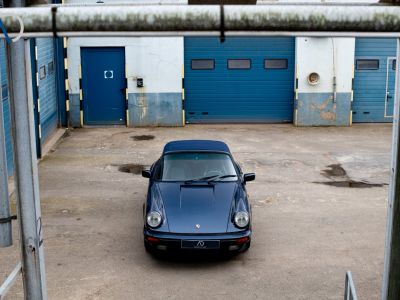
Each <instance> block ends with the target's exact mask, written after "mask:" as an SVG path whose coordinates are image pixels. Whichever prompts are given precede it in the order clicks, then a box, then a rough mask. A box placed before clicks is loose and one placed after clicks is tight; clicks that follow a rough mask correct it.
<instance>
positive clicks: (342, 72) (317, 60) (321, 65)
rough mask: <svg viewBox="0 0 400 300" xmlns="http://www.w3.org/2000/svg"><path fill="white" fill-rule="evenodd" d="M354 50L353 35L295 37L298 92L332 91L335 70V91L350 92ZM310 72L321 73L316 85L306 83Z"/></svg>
mask: <svg viewBox="0 0 400 300" xmlns="http://www.w3.org/2000/svg"><path fill="white" fill-rule="evenodd" d="M354 50H355V39H354V38H310V37H305V38H304V37H302V38H296V64H297V73H298V78H299V89H298V91H299V93H327V92H333V77H334V73H335V74H336V84H337V86H336V92H338V93H341V92H347V93H348V92H351V82H352V76H353V65H354ZM334 61H335V63H334ZM312 72H316V73H318V74H319V75H320V82H319V84H318V85H310V84H309V83H308V80H307V78H308V75H309V74H310V73H312Z"/></svg>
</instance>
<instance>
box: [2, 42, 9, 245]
mask: <svg viewBox="0 0 400 300" xmlns="http://www.w3.org/2000/svg"><path fill="white" fill-rule="evenodd" d="M1 42H3V41H1ZM1 82H2V81H1V72H0V219H2V220H7V219H8V221H4V222H0V247H9V246H11V245H12V231H11V228H12V226H11V214H10V199H9V196H8V172H7V156H6V141H5V131H4V120H3V118H4V115H3V91H2V85H1Z"/></svg>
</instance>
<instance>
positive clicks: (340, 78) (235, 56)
mask: <svg viewBox="0 0 400 300" xmlns="http://www.w3.org/2000/svg"><path fill="white" fill-rule="evenodd" d="M65 2H66V4H67V5H68V4H81V3H82V1H77V0H69V1H65ZM89 2H90V1H85V3H89ZM119 2H129V3H132V2H136V1H131V0H126V1H119ZM162 3H163V1H157V4H162ZM168 3H171V1H168ZM172 3H175V4H180V5H186V4H187V3H186V1H181V0H176V1H175V2H172ZM90 5H101V4H96V1H94V0H93V1H92V2H90ZM396 47H397V45H396V40H395V39H387V38H386V39H383V38H379V39H378V38H376V39H373V38H312V37H297V38H294V37H228V38H226V40H225V41H224V42H221V41H220V39H219V38H216V37H207V36H204V37H185V38H183V37H157V38H155V37H140V38H139V37H127V38H104V37H103V38H101V37H99V38H68V39H67V38H64V39H59V38H58V39H53V38H37V39H31V62H32V64H31V67H32V78H33V81H32V92H33V95H34V97H33V98H34V99H33V101H34V108H35V126H36V136H37V145H38V147H37V152H38V157H40V155H41V147H42V145H43V144H44V143H45V142H46V140H47V139H48V138H49V137H50V136H51V134H52V132H53V131H54V130H55V129H56V128H57V127H58V126H71V127H83V126H92V125H120V126H128V127H138V126H184V125H185V124H193V123H292V124H294V125H295V126H350V125H351V124H352V123H356V122H391V121H392V115H393V105H394V85H395V84H394V82H395V69H396V59H395V56H396ZM0 71H1V87H2V91H1V92H2V105H3V112H4V125H5V140H6V144H7V159H8V170H9V173H10V174H11V172H12V149H11V144H12V143H11V134H10V113H9V100H10V99H9V88H8V82H7V61H6V53H5V45H4V42H2V43H0Z"/></svg>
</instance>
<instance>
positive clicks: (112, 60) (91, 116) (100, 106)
mask: <svg viewBox="0 0 400 300" xmlns="http://www.w3.org/2000/svg"><path fill="white" fill-rule="evenodd" d="M125 88H126V80H125V49H124V48H111V47H110V48H82V91H83V115H84V116H83V120H84V123H85V124H88V125H107V124H108V125H117V124H125V122H126V121H125V119H126V114H125V111H126V109H125V107H126V100H125Z"/></svg>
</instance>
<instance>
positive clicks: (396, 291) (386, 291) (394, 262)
mask: <svg viewBox="0 0 400 300" xmlns="http://www.w3.org/2000/svg"><path fill="white" fill-rule="evenodd" d="M399 62H400V39H399V38H398V39H397V59H396V63H397V66H396V88H395V101H394V111H393V136H392V163H391V169H390V172H391V173H390V186H389V196H388V213H387V224H386V242H385V263H384V272H383V282H382V300H398V299H400V285H399V282H400V255H399V253H400V164H399V162H400V151H399V150H400V149H399V147H400V140H399V139H400V122H399V113H400V68H399Z"/></svg>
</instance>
